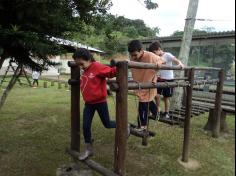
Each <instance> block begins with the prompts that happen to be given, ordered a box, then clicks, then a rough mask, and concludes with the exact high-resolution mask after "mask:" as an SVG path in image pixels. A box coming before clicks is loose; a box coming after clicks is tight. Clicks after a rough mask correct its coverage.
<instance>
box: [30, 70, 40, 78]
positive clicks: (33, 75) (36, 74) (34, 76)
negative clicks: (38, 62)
mask: <svg viewBox="0 0 236 176" xmlns="http://www.w3.org/2000/svg"><path fill="white" fill-rule="evenodd" d="M39 75H40V73H39V72H37V71H33V73H32V79H39Z"/></svg>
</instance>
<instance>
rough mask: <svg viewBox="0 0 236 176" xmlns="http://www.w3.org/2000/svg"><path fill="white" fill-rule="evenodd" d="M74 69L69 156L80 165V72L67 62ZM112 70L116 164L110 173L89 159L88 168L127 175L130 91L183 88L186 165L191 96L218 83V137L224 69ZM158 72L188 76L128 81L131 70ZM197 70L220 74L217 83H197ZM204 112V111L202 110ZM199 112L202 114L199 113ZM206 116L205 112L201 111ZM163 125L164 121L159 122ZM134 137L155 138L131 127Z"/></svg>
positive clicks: (216, 133)
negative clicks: (197, 88)
mask: <svg viewBox="0 0 236 176" xmlns="http://www.w3.org/2000/svg"><path fill="white" fill-rule="evenodd" d="M68 65H69V67H71V79H69V81H68V83H69V84H70V85H71V145H70V149H67V152H68V153H69V154H70V155H71V156H72V158H73V159H74V161H76V162H77V161H79V160H78V156H79V152H80V143H81V138H80V134H81V130H80V68H79V67H78V66H77V65H76V63H75V62H73V61H70V62H68ZM111 66H116V67H117V76H116V80H115V81H112V82H110V87H111V89H112V90H113V91H115V92H116V124H117V127H116V130H115V145H114V164H113V170H109V169H107V168H105V167H103V166H101V165H100V164H99V163H97V162H95V161H93V160H91V159H86V160H85V161H82V162H83V163H85V164H86V165H88V166H89V167H90V168H91V169H93V170H95V171H97V172H98V173H100V174H102V175H104V176H116V175H120V176H124V175H125V158H126V145H127V135H126V134H127V123H128V99H127V98H128V90H135V89H150V88H157V87H184V88H186V92H185V96H184V97H185V99H184V107H182V108H181V110H182V111H181V112H184V118H183V119H182V121H183V126H184V134H183V136H184V139H183V149H182V157H181V160H182V162H185V163H187V162H188V161H189V139H190V119H191V115H193V112H195V111H194V107H195V106H193V104H192V97H193V96H192V95H193V88H194V85H200V84H211V83H217V88H216V92H215V100H214V102H213V103H214V107H212V108H213V109H212V113H213V115H212V117H211V118H212V121H211V122H210V123H211V125H212V126H211V130H212V136H213V137H219V134H220V127H221V123H222V122H221V114H222V93H223V82H224V71H223V69H221V68H212V67H185V68H183V69H182V68H180V67H178V66H172V67H168V66H161V67H157V66H156V65H154V64H150V63H140V62H132V61H130V62H127V61H114V60H113V61H112V62H111ZM129 68H136V69H156V70H180V71H184V72H185V77H184V78H180V79H178V80H175V82H168V83H165V82H164V83H163V82H162V83H159V82H157V83H137V82H132V81H128V69H129ZM196 70H214V71H217V72H218V79H212V80H194V72H195V71H196ZM203 109H204V108H203ZM199 112H200V110H199ZM202 112H204V111H202ZM160 121H161V119H160ZM131 134H133V135H135V136H138V137H141V138H142V140H143V142H142V143H143V144H144V145H147V139H148V137H149V136H154V135H155V134H153V133H152V132H151V131H147V132H146V133H145V134H140V133H137V132H135V130H134V129H133V128H132V126H131Z"/></svg>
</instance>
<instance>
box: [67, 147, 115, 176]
mask: <svg viewBox="0 0 236 176" xmlns="http://www.w3.org/2000/svg"><path fill="white" fill-rule="evenodd" d="M66 152H67V153H68V154H70V155H71V156H72V157H73V159H74V160H76V161H80V160H79V159H78V158H79V153H78V152H76V151H73V150H70V149H66ZM80 162H82V163H84V164H86V165H87V166H88V167H90V168H91V169H93V170H95V171H96V172H98V173H100V174H102V175H103V176H119V175H117V174H116V173H114V172H113V171H111V170H109V169H107V168H105V167H104V166H102V165H100V164H99V163H97V162H95V161H93V160H91V159H86V160H83V161H80Z"/></svg>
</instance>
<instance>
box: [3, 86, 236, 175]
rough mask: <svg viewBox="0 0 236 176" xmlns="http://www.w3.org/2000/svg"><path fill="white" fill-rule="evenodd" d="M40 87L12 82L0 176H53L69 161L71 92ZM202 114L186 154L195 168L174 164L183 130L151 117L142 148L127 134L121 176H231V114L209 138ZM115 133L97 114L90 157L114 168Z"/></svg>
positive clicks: (132, 115)
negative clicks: (123, 174) (149, 134)
mask: <svg viewBox="0 0 236 176" xmlns="http://www.w3.org/2000/svg"><path fill="white" fill-rule="evenodd" d="M42 85H43V84H42V82H41V87H39V88H37V89H33V88H30V87H26V86H24V87H20V86H19V85H18V84H17V85H16V87H15V88H14V89H13V90H12V92H11V93H10V95H9V97H8V99H7V101H6V103H5V105H4V107H3V109H2V111H1V112H0V175H1V176H54V175H55V172H56V169H57V168H58V167H60V166H61V165H63V164H68V163H69V162H71V159H70V157H69V156H68V155H67V154H66V153H65V148H67V147H69V146H70V91H67V90H66V89H65V88H63V89H57V86H56V85H55V86H54V87H50V88H43V86H42ZM3 87H4V86H3ZM1 93H2V89H1V88H0V94H1ZM108 101H109V107H110V115H111V116H112V118H113V119H114V117H115V116H114V115H115V111H114V107H115V103H114V101H113V99H112V98H109V99H108ZM128 102H129V121H130V122H133V123H136V120H135V119H136V114H137V108H136V103H135V99H134V98H133V97H132V96H130V97H129V101H128ZM82 107H83V103H81V108H82ZM207 115H208V114H207V113H206V114H204V115H202V116H201V117H197V118H193V119H192V121H191V127H192V128H191V141H190V158H193V159H195V160H197V161H198V162H199V163H200V165H201V167H200V168H199V169H198V170H196V171H189V170H185V169H184V168H183V167H182V166H181V165H180V164H179V163H178V162H177V159H178V158H179V157H180V156H181V153H182V143H183V128H180V127H178V126H169V125H167V124H163V123H160V122H154V121H150V129H151V130H152V131H155V132H156V133H157V135H156V136H155V137H154V138H152V139H150V140H149V141H148V142H149V145H148V146H147V147H143V146H142V145H141V139H140V138H136V137H133V136H130V138H129V140H128V146H127V157H126V175H127V176H157V175H162V176H188V175H191V176H205V175H207V176H218V175H219V176H232V175H235V166H234V165H235V125H234V124H235V119H234V116H229V117H228V118H227V123H228V125H229V129H230V131H229V133H227V134H222V135H221V137H220V138H218V139H213V138H212V137H211V136H210V134H207V133H206V132H204V131H203V130H202V128H203V126H204V125H205V123H206V121H207ZM114 132H115V131H114V130H113V129H112V130H108V129H105V128H104V127H103V126H102V123H101V122H100V119H99V118H98V116H97V114H96V116H95V118H94V121H93V138H94V139H95V141H94V148H95V151H96V154H95V156H93V159H94V160H95V161H97V162H99V163H100V164H102V165H103V166H105V167H107V168H110V169H112V167H113V147H114V134H115V133H114ZM82 147H83V146H82ZM83 168H84V167H83ZM93 175H98V174H96V173H93Z"/></svg>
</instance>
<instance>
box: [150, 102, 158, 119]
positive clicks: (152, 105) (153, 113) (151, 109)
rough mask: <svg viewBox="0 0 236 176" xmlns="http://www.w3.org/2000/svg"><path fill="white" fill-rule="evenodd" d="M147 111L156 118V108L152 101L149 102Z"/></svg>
mask: <svg viewBox="0 0 236 176" xmlns="http://www.w3.org/2000/svg"><path fill="white" fill-rule="evenodd" d="M149 110H150V111H151V113H152V115H154V116H157V106H156V104H155V103H154V102H153V101H150V102H149Z"/></svg>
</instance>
